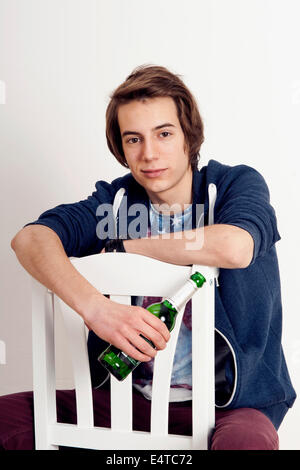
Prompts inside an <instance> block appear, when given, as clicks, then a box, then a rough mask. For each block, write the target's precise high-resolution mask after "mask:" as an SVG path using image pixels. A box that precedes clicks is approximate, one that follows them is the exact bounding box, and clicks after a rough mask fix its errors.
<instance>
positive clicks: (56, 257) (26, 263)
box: [11, 225, 106, 317]
mask: <svg viewBox="0 0 300 470" xmlns="http://www.w3.org/2000/svg"><path fill="white" fill-rule="evenodd" d="M11 247H12V249H13V250H14V251H15V253H16V256H17V258H18V260H19V262H20V264H21V265H22V266H23V267H24V269H26V271H27V272H28V273H29V274H30V275H31V276H32V277H34V278H35V279H37V280H38V281H39V282H40V283H41V284H43V285H44V286H46V287H47V288H48V289H50V290H51V291H52V292H54V293H55V294H57V295H58V296H59V297H60V298H61V299H62V300H63V301H64V302H65V303H66V304H68V305H69V306H70V307H71V308H73V309H74V310H75V311H77V313H79V314H80V315H81V316H83V317H84V314H85V309H86V308H87V306H88V303H89V301H90V300H91V298H92V297H94V296H97V297H98V298H99V299H102V298H103V300H105V299H106V297H104V296H103V295H102V294H101V293H100V292H99V291H98V290H97V289H95V287H93V286H92V285H91V284H90V283H89V282H88V281H87V280H86V279H85V278H84V277H83V276H82V275H81V274H80V273H79V272H78V271H77V270H76V269H75V268H74V266H73V264H72V263H71V262H70V260H69V258H68V257H67V255H66V253H65V250H64V248H63V245H62V243H61V241H60V239H59V237H58V236H57V235H56V233H55V232H54V231H53V230H51V229H50V228H48V227H45V226H42V225H38V226H27V227H25V228H24V229H22V230H21V231H20V232H18V234H17V235H16V236H15V238H14V239H13V240H12V242H11Z"/></svg>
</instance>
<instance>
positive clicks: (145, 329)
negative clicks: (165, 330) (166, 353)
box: [141, 322, 167, 349]
mask: <svg viewBox="0 0 300 470" xmlns="http://www.w3.org/2000/svg"><path fill="white" fill-rule="evenodd" d="M141 334H142V335H143V336H145V337H146V338H148V339H149V340H150V341H152V343H154V346H155V347H156V348H157V349H165V347H166V346H167V342H166V340H165V338H164V336H163V335H162V334H161V333H160V332H159V331H157V330H156V329H155V328H153V327H152V326H151V325H149V324H148V323H145V322H144V323H143V326H142V328H141Z"/></svg>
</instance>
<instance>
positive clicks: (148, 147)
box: [142, 139, 159, 161]
mask: <svg viewBox="0 0 300 470" xmlns="http://www.w3.org/2000/svg"><path fill="white" fill-rule="evenodd" d="M142 156H143V159H144V160H146V161H151V160H156V159H157V158H158V157H159V149H158V146H157V145H156V143H155V142H154V141H153V140H152V139H144V145H143V150H142Z"/></svg>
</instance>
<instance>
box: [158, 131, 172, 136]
mask: <svg viewBox="0 0 300 470" xmlns="http://www.w3.org/2000/svg"><path fill="white" fill-rule="evenodd" d="M163 134H167V135H164V137H168V136H169V135H171V133H170V132H168V131H164V132H161V134H160V135H163Z"/></svg>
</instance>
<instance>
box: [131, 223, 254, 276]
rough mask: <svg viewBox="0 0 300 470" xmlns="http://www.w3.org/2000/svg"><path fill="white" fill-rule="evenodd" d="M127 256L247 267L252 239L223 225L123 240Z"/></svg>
mask: <svg viewBox="0 0 300 470" xmlns="http://www.w3.org/2000/svg"><path fill="white" fill-rule="evenodd" d="M124 247H125V249H126V252H128V253H137V254H142V255H145V256H149V257H151V258H155V259H159V260H160V261H165V262H166V263H172V264H179V265H184V266H187V265H191V264H199V265H205V266H217V267H220V268H227V269H234V268H244V267H246V266H248V265H249V263H250V262H251V259H252V253H253V240H252V237H251V236H250V234H249V233H248V232H246V231H245V230H243V229H240V228H239V227H235V226H232V225H225V224H216V225H208V226H205V227H202V228H200V229H194V230H187V231H185V232H174V233H168V234H164V235H160V236H153V237H148V238H140V239H136V240H126V241H125V242H124Z"/></svg>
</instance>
